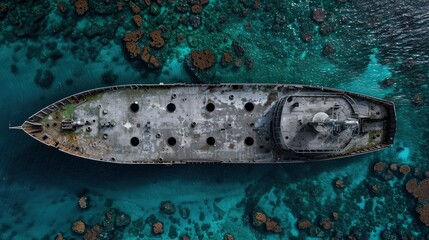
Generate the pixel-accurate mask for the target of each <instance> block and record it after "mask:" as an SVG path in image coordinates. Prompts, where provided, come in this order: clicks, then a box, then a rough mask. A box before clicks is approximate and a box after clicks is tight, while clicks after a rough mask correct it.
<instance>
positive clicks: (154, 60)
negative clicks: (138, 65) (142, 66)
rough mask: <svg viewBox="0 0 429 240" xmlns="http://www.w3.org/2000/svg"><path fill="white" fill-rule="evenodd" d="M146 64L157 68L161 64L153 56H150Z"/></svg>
mask: <svg viewBox="0 0 429 240" xmlns="http://www.w3.org/2000/svg"><path fill="white" fill-rule="evenodd" d="M148 66H149V67H150V68H159V67H160V66H161V63H160V62H159V61H158V59H157V58H156V57H155V56H153V55H152V56H150V59H149V64H148Z"/></svg>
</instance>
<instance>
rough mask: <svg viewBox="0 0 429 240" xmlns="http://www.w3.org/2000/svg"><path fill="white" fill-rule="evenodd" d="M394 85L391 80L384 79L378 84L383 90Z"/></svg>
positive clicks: (393, 81)
mask: <svg viewBox="0 0 429 240" xmlns="http://www.w3.org/2000/svg"><path fill="white" fill-rule="evenodd" d="M394 83H395V80H394V79H393V78H386V79H384V80H383V81H381V82H380V87H381V88H383V89H385V88H388V87H390V86H392V85H393V84H394Z"/></svg>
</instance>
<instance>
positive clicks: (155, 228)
mask: <svg viewBox="0 0 429 240" xmlns="http://www.w3.org/2000/svg"><path fill="white" fill-rule="evenodd" d="M163 232H164V225H163V224H162V222H160V221H157V222H155V223H154V224H152V233H153V234H155V235H160V234H162V233H163Z"/></svg>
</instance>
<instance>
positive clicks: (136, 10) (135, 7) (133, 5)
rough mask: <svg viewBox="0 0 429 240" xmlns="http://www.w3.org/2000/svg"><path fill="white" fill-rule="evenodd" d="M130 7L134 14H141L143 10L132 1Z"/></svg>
mask: <svg viewBox="0 0 429 240" xmlns="http://www.w3.org/2000/svg"><path fill="white" fill-rule="evenodd" d="M129 6H130V9H131V11H132V12H133V13H134V14H139V13H140V11H141V8H140V7H139V6H137V5H136V4H135V3H130V5H129Z"/></svg>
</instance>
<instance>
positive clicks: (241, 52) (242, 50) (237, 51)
mask: <svg viewBox="0 0 429 240" xmlns="http://www.w3.org/2000/svg"><path fill="white" fill-rule="evenodd" d="M232 47H233V48H234V50H235V54H237V56H239V57H242V56H244V54H245V52H246V50H245V48H244V46H243V45H242V44H241V43H239V42H238V41H237V40H236V39H234V41H232Z"/></svg>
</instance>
